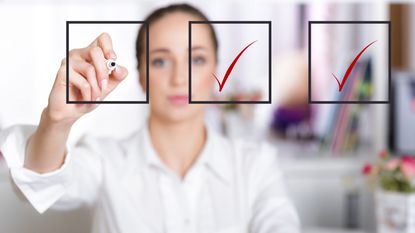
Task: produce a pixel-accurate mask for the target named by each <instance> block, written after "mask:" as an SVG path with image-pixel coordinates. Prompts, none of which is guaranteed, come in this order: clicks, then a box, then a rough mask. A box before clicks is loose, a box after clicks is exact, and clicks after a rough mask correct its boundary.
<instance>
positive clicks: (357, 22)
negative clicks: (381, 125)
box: [308, 21, 391, 104]
mask: <svg viewBox="0 0 415 233" xmlns="http://www.w3.org/2000/svg"><path fill="white" fill-rule="evenodd" d="M313 24H368V25H374V24H381V25H386V26H387V30H388V32H387V40H388V41H387V54H388V55H387V57H388V58H387V59H388V61H387V77H388V80H387V85H388V86H387V99H386V100H344V101H336V100H333V101H326V100H313V99H312V96H313V95H312V86H313V85H312V77H311V74H312V70H311V68H312V47H311V46H312V43H311V42H312V41H311V38H312V25H313ZM390 96H391V23H390V21H309V23H308V102H309V103H310V104H389V102H390Z"/></svg>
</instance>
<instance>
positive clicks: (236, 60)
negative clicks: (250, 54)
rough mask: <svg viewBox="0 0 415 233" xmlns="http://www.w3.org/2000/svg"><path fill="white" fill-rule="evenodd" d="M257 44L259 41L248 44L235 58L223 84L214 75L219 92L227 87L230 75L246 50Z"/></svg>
mask: <svg viewBox="0 0 415 233" xmlns="http://www.w3.org/2000/svg"><path fill="white" fill-rule="evenodd" d="M255 42H257V41H253V42H251V43H250V44H248V45H247V46H246V47H245V48H244V49H242V51H241V52H239V54H238V55H237V56H236V57H235V59H233V61H232V63H231V65H230V66H229V67H228V69H227V70H226V73H225V76H224V77H223V80H222V83H221V82H220V81H219V79H218V77H216V75H215V74H213V73H212V74H213V76H214V77H215V79H216V81H217V82H218V84H219V91H222V89H223V87H224V86H225V83H226V80H228V78H229V75H230V74H231V72H232V70H233V67H234V66H235V65H236V62H238V60H239V58H240V57H241V56H242V54H243V53H244V52H245V50H246V49H247V48H249V46H251V45H252V44H253V43H255Z"/></svg>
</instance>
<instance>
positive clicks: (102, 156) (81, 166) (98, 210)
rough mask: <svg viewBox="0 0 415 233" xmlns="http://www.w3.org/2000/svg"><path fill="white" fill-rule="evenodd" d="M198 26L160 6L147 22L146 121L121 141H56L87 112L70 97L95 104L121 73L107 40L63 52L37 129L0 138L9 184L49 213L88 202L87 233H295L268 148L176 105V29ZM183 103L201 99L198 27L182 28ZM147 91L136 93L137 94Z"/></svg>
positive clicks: (209, 68) (179, 99) (210, 52)
mask: <svg viewBox="0 0 415 233" xmlns="http://www.w3.org/2000/svg"><path fill="white" fill-rule="evenodd" d="M190 20H207V18H206V17H205V16H204V15H203V14H202V13H201V12H200V11H199V10H197V9H196V8H194V7H192V6H189V5H186V4H182V5H171V6H168V7H165V8H161V9H158V10H156V11H155V12H153V13H152V14H151V15H150V16H148V18H147V19H146V21H147V22H148V23H149V25H150V27H149V28H150V32H149V38H150V41H151V43H150V45H149V46H150V47H149V51H150V57H149V63H150V64H149V66H150V70H151V72H150V78H149V80H150V81H149V88H150V89H151V91H150V93H149V94H150V104H149V107H150V115H149V117H148V120H147V122H146V123H147V124H146V127H144V128H143V129H141V130H140V131H139V132H137V133H135V134H133V135H132V136H130V137H129V138H127V139H125V140H122V141H115V140H112V139H109V138H89V137H88V138H86V137H84V138H81V139H80V141H79V142H78V143H77V144H76V145H75V146H74V147H72V148H68V149H67V148H66V141H67V138H68V135H69V133H70V129H71V127H72V125H73V124H74V123H75V122H76V121H77V119H79V118H80V117H82V116H83V115H84V114H86V113H88V112H90V111H92V110H93V109H95V108H96V106H95V105H90V104H83V105H73V104H65V89H66V86H65V85H66V83H65V71H66V69H67V68H68V69H69V75H70V87H69V90H70V99H76V100H83V101H91V100H102V99H104V98H105V97H106V96H107V95H108V94H109V93H110V92H111V91H112V90H114V88H116V86H117V85H118V84H119V83H120V82H121V81H122V80H123V79H124V78H125V77H126V76H127V70H126V69H125V68H124V67H122V66H119V67H117V68H116V69H115V70H114V71H113V72H112V73H111V74H108V70H107V69H106V67H105V60H106V59H110V58H112V59H115V58H116V53H115V51H114V50H113V48H112V44H111V37H110V35H108V34H105V33H104V34H102V35H100V36H99V37H98V38H97V39H96V40H95V41H94V42H92V43H91V44H90V45H89V46H88V47H85V48H81V49H74V50H72V51H70V61H71V62H70V64H69V65H70V66H69V67H65V65H66V62H65V60H64V61H63V62H62V64H61V68H60V69H59V71H58V74H57V77H56V81H55V83H54V85H53V88H52V91H51V93H50V97H49V102H48V106H47V107H46V108H45V109H44V111H43V112H42V116H41V120H40V123H39V126H37V127H34V126H15V127H12V128H10V129H8V130H7V131H6V132H4V134H3V136H2V137H1V138H0V139H1V140H0V142H1V141H3V142H4V143H3V146H2V151H3V153H4V156H5V157H6V160H7V162H8V166H9V167H10V171H11V176H12V178H13V181H14V183H15V184H16V185H17V186H18V188H19V189H20V190H21V191H22V193H23V194H24V195H25V196H26V198H27V199H28V200H29V202H30V203H31V204H32V205H33V206H34V207H35V208H36V210H38V211H39V212H40V213H42V212H44V211H45V210H47V209H48V208H49V207H52V208H59V209H70V208H74V207H76V206H79V205H90V206H92V207H93V209H94V213H95V214H94V225H93V229H94V232H178V233H185V232H255V233H265V232H267V233H278V232H280V233H283V232H284V233H295V232H298V231H299V223H298V218H297V215H296V212H295V210H294V208H293V206H292V204H291V202H290V201H289V200H288V198H287V197H286V193H285V192H284V188H283V184H282V178H281V174H280V172H279V170H278V166H277V161H276V154H275V151H274V150H272V149H271V148H270V147H269V146H266V145H254V144H250V143H246V142H245V143H243V142H239V141H231V140H228V139H226V138H223V137H221V136H220V135H218V134H216V133H215V132H213V131H212V130H209V129H207V128H206V126H205V123H204V120H203V119H204V107H205V106H204V105H196V104H192V105H189V104H188V96H187V93H188V76H187V75H188V74H187V70H188V69H187V62H188V58H187V54H188V52H187V51H188V50H187V49H188V48H187V35H188V33H187V29H188V27H187V25H188V21H190ZM192 36H193V41H194V44H193V45H192V46H193V47H192V48H191V49H192V59H191V62H192V66H193V69H192V70H193V75H194V77H193V78H194V82H193V84H192V85H193V88H194V89H193V92H194V95H195V96H196V97H195V99H208V98H209V97H210V95H211V91H210V90H211V89H212V85H213V84H214V79H213V78H212V76H211V74H212V73H214V71H215V68H216V63H217V59H216V56H217V48H218V44H217V40H216V35H215V32H214V30H213V28H212V27H211V26H210V25H204V26H202V27H196V28H195V29H194V30H192ZM136 46H137V59H138V64H139V65H138V69H139V74H140V75H139V76H140V84H141V86H142V87H143V88H144V89H145V87H146V83H145V82H146V80H145V78H144V77H146V73H145V72H146V69H145V67H146V66H145V65H146V64H145V62H146V59H145V53H144V52H143V51H145V30H143V28H141V29H140V31H139V34H138V37H137V45H136ZM145 91H147V90H145Z"/></svg>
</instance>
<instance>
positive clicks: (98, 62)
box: [89, 47, 108, 95]
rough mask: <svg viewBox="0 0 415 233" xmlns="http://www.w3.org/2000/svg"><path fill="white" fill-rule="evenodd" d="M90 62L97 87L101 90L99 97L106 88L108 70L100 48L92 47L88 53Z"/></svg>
mask: <svg viewBox="0 0 415 233" xmlns="http://www.w3.org/2000/svg"><path fill="white" fill-rule="evenodd" d="M89 55H90V57H91V62H92V64H93V65H94V68H95V74H96V76H97V80H98V85H99V87H100V88H101V95H102V94H103V93H104V92H105V89H107V88H108V69H107V66H106V64H105V61H106V59H105V57H104V53H103V51H102V49H101V48H100V47H93V48H91V49H90V51H89Z"/></svg>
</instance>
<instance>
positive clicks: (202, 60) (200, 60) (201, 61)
mask: <svg viewBox="0 0 415 233" xmlns="http://www.w3.org/2000/svg"><path fill="white" fill-rule="evenodd" d="M192 60H193V61H192V62H193V64H195V65H203V64H205V63H206V59H205V58H204V57H195V58H193V59H192Z"/></svg>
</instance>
